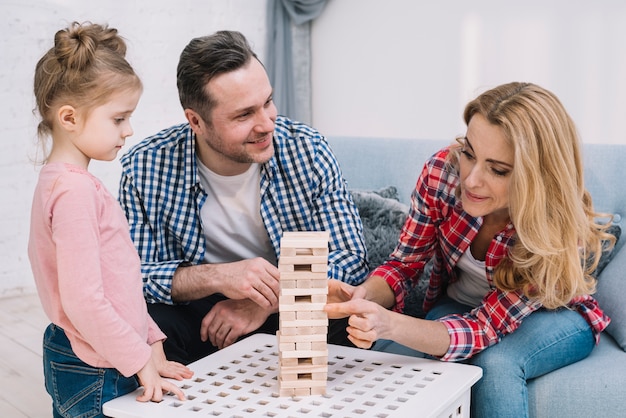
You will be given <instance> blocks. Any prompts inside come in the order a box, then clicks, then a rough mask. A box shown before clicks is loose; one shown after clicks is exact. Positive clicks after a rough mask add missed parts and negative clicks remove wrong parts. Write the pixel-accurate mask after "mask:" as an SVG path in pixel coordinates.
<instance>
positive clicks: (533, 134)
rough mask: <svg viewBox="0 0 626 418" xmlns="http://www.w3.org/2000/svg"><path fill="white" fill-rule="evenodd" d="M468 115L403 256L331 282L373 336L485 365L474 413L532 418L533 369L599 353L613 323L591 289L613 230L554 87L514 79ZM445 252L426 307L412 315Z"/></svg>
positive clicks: (409, 231) (430, 186)
mask: <svg viewBox="0 0 626 418" xmlns="http://www.w3.org/2000/svg"><path fill="white" fill-rule="evenodd" d="M464 119H465V122H466V124H467V133H466V135H465V137H463V138H459V139H458V141H457V142H458V144H455V145H452V146H449V147H446V148H444V149H442V150H440V151H439V152H437V153H436V154H435V155H434V156H433V157H432V158H431V159H430V160H429V161H428V162H427V163H426V165H425V166H424V169H423V171H422V173H421V175H420V177H419V179H418V181H417V185H416V189H415V191H414V192H413V195H412V199H411V200H412V202H411V209H410V212H409V216H408V218H407V221H406V223H405V225H404V227H403V230H402V234H401V236H400V239H399V243H398V245H397V247H396V249H395V250H394V252H393V253H392V254H391V256H390V257H389V259H388V260H387V261H386V262H385V263H384V264H383V265H381V266H380V267H378V268H377V269H375V270H374V271H372V273H371V274H370V276H369V277H368V279H367V280H366V281H365V282H364V283H363V284H362V285H360V286H358V287H351V286H347V285H345V284H342V283H339V282H336V281H331V283H330V284H329V286H330V288H329V301H331V302H335V303H329V304H328V305H327V307H326V310H327V312H328V314H329V317H333V318H338V317H345V316H350V318H349V327H348V332H349V335H350V337H349V338H350V339H351V341H352V342H353V343H354V344H356V345H357V346H359V347H363V348H369V347H371V345H372V344H373V343H374V342H375V341H376V340H378V339H386V340H393V341H395V342H397V343H399V344H402V345H404V346H407V347H409V348H411V349H414V350H417V351H419V352H422V353H426V354H428V355H431V356H434V357H438V358H440V359H442V360H446V361H460V360H467V362H469V363H471V364H475V365H478V366H480V367H482V368H483V378H482V379H481V380H480V381H479V382H478V383H477V384H476V385H475V386H474V388H473V389H472V403H471V404H472V413H473V416H476V417H507V416H510V417H516V418H519V417H525V416H528V396H527V391H526V382H527V380H529V379H532V378H535V377H538V376H540V375H542V374H545V373H548V372H550V371H552V370H555V369H558V368H560V367H563V366H566V365H568V364H571V363H574V362H576V361H578V360H581V359H583V358H585V357H587V356H588V355H589V353H590V352H591V350H592V349H593V346H594V343H595V342H597V341H598V338H599V334H600V332H602V330H604V329H605V328H606V326H607V325H608V324H609V321H610V319H609V318H608V317H607V316H606V315H604V313H603V312H602V310H601V309H600V308H599V307H598V305H597V303H596V301H595V300H594V299H593V298H592V297H591V296H589V295H590V294H592V293H593V292H594V290H595V281H594V279H593V277H592V276H591V273H592V272H593V270H594V269H595V267H596V266H597V264H598V261H599V257H600V255H601V244H602V240H603V239H611V237H610V236H609V235H608V234H606V233H605V232H604V231H605V229H606V228H607V226H608V225H601V224H599V223H597V222H596V218H597V217H598V216H599V214H597V213H595V212H594V210H593V206H592V202H591V198H590V196H589V194H588V193H587V191H586V190H585V188H584V184H583V163H582V157H581V150H580V148H581V145H580V143H579V139H578V136H577V133H576V129H575V127H574V124H573V122H572V120H571V119H570V117H569V116H568V114H567V112H566V111H565V109H564V108H563V106H562V104H561V103H560V102H559V100H558V99H557V97H556V96H555V95H554V94H552V93H551V92H549V91H546V90H545V89H543V88H541V87H539V86H536V85H533V84H529V83H509V84H505V85H502V86H499V87H496V88H494V89H492V90H489V91H487V92H485V93H483V94H482V95H480V96H479V97H478V98H476V99H475V100H473V101H471V102H470V103H469V104H468V105H467V106H466V108H465V112H464ZM431 258H432V261H433V269H432V273H431V275H430V281H429V287H428V290H427V292H426V297H425V300H424V310H425V311H426V312H427V316H426V318H425V319H419V318H413V317H410V316H407V315H402V314H401V313H400V312H402V310H403V307H404V297H405V295H406V293H407V291H408V288H409V286H410V283H411V282H415V281H417V280H418V278H419V277H420V274H421V273H422V271H423V269H424V266H425V265H426V263H427V262H428V261H429V260H430V259H431ZM373 302H375V303H373ZM385 308H390V309H391V310H387V309H385Z"/></svg>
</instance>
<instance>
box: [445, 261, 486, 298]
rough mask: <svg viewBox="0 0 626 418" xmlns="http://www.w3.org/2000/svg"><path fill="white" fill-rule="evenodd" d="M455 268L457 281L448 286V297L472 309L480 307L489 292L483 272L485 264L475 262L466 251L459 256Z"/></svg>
mask: <svg viewBox="0 0 626 418" xmlns="http://www.w3.org/2000/svg"><path fill="white" fill-rule="evenodd" d="M456 267H457V269H458V272H457V274H458V279H457V281H455V282H454V283H450V284H449V285H448V296H449V297H450V298H452V299H454V300H456V301H457V302H459V303H463V304H465V305H469V306H472V307H476V306H478V305H480V303H481V302H482V300H483V298H484V297H485V295H486V294H487V293H489V291H490V290H491V288H490V287H489V282H488V281H487V273H486V272H485V262H484V261H480V260H476V259H475V258H474V256H473V255H472V251H471V250H469V249H468V250H467V251H465V253H464V254H463V255H462V256H461V258H460V259H459V262H458V263H457V265H456Z"/></svg>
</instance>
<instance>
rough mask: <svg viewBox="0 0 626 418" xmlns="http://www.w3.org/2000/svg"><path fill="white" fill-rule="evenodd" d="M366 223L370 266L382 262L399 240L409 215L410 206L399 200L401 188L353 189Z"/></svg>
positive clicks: (353, 195) (366, 240)
mask: <svg viewBox="0 0 626 418" xmlns="http://www.w3.org/2000/svg"><path fill="white" fill-rule="evenodd" d="M350 193H351V194H352V198H353V199H354V203H355V204H356V207H357V208H358V210H359V215H360V216H361V222H363V234H364V237H365V246H366V247H367V252H368V256H369V260H368V265H369V267H370V269H373V268H375V267H378V266H379V265H381V264H382V263H383V262H384V261H385V260H386V259H387V257H388V256H389V254H391V252H392V251H393V249H394V248H395V247H396V244H397V243H398V238H399V237H400V231H401V229H402V226H403V225H404V221H406V217H407V216H408V214H409V207H408V206H407V205H405V204H404V203H401V202H400V201H399V200H398V190H397V189H396V188H395V187H393V186H389V187H385V188H383V189H380V190H372V191H362V190H351V191H350Z"/></svg>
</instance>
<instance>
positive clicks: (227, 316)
mask: <svg viewBox="0 0 626 418" xmlns="http://www.w3.org/2000/svg"><path fill="white" fill-rule="evenodd" d="M277 310H278V307H275V308H271V309H266V308H262V307H260V306H259V305H257V304H256V303H254V302H252V301H251V300H249V299H243V300H234V299H228V300H223V301H220V302H218V303H216V304H215V306H213V308H212V309H211V310H210V311H209V313H208V314H206V316H205V317H204V319H203V320H202V325H201V326H200V339H201V340H202V341H206V340H207V339H208V340H209V341H210V342H211V344H213V345H214V346H216V347H217V348H219V349H222V348H224V347H228V346H229V345H231V344H233V343H234V342H235V341H237V339H238V338H240V337H242V336H244V335H246V334H249V333H251V332H252V331H255V330H257V329H258V328H259V327H260V326H261V325H263V323H264V322H265V321H266V320H267V318H268V316H269V315H270V314H271V313H272V311H273V312H276V311H277Z"/></svg>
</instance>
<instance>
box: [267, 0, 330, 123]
mask: <svg viewBox="0 0 626 418" xmlns="http://www.w3.org/2000/svg"><path fill="white" fill-rule="evenodd" d="M327 1H328V0H267V58H266V60H265V67H266V68H267V73H268V75H269V78H270V82H271V83H272V86H273V87H274V103H276V107H277V108H278V113H279V114H281V115H284V116H288V117H290V118H292V119H295V120H298V121H301V122H304V123H311V21H312V20H313V19H315V18H316V17H318V16H319V15H320V14H321V13H322V10H323V8H324V5H325V4H326V2H327Z"/></svg>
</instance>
